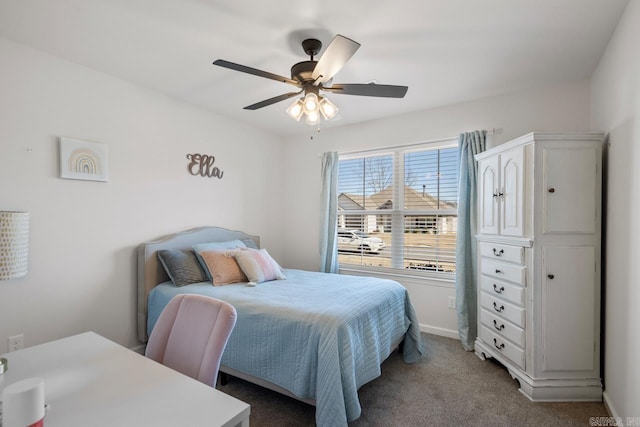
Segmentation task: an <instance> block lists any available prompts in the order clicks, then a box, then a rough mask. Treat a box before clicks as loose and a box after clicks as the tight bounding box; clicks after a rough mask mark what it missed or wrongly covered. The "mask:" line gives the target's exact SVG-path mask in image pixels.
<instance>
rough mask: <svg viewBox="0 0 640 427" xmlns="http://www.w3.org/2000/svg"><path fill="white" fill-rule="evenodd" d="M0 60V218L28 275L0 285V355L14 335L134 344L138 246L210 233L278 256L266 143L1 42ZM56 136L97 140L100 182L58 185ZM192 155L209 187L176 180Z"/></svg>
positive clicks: (274, 170) (271, 152)
mask: <svg viewBox="0 0 640 427" xmlns="http://www.w3.org/2000/svg"><path fill="white" fill-rule="evenodd" d="M0 64H2V71H1V72H0V94H1V95H0V183H1V184H0V210H24V211H28V212H29V213H30V214H31V245H30V260H29V265H30V269H29V273H28V275H27V276H26V277H24V278H20V279H14V280H9V281H2V282H0V353H4V352H5V351H6V350H7V337H8V336H11V335H14V334H20V333H22V334H24V343H25V346H30V345H34V344H38V343H41V342H44V341H48V340H51V339H55V338H59V337H62V336H66V335H70V334H73V333H77V332H81V331H86V330H94V331H96V332H98V333H100V334H102V335H104V336H106V337H108V338H110V339H113V340H115V341H117V342H119V343H121V344H123V345H127V346H133V345H136V344H137V341H136V339H135V330H136V329H135V313H136V305H135V304H136V288H135V265H136V263H135V257H134V252H135V247H136V245H138V244H139V243H140V242H143V241H147V240H152V239H155V238H157V237H160V236H162V235H164V234H168V233H171V232H175V231H179V230H183V229H187V228H191V227H196V226H202V225H218V226H224V227H228V228H231V229H242V230H244V231H247V232H249V233H252V234H258V235H260V236H262V243H263V245H264V246H265V247H267V248H269V250H270V251H271V253H272V254H273V255H274V257H275V258H277V259H278V258H281V256H282V245H281V242H280V240H279V237H280V235H281V233H280V231H281V230H280V229H279V226H278V224H279V211H276V209H277V207H279V205H280V203H281V197H282V196H281V194H282V193H281V192H278V191H275V192H272V191H270V190H272V189H277V188H278V187H279V185H280V183H281V182H282V179H283V177H282V173H281V169H282V168H281V164H282V163H281V162H282V160H281V157H282V141H281V140H280V139H278V138H275V137H273V136H270V135H269V134H265V133H264V132H261V131H258V130H255V129H251V128H249V127H247V126H246V125H241V124H239V123H235V122H232V121H230V120H228V119H226V118H222V117H219V116H215V115H212V114H210V113H207V112H205V111H203V110H200V109H198V108H195V107H192V106H189V105H187V104H184V103H181V102H178V101H176V100H174V99H171V98H168V97H166V96H163V95H160V94H158V93H155V92H152V91H149V90H146V89H144V88H141V87H139V86H134V85H131V84H129V83H126V82H123V81H121V80H118V79H115V78H113V77H110V76H108V75H105V74H102V73H99V72H96V71H93V70H91V69H87V68H84V67H81V66H78V65H76V64H72V63H69V62H66V61H63V60H60V59H56V58H55V57H52V56H49V55H47V54H43V53H41V52H38V51H35V50H32V49H30V48H26V47H24V46H21V45H18V44H15V43H12V42H9V41H6V40H3V39H0ZM59 136H69V137H76V138H81V139H87V140H93V141H98V142H102V143H106V144H108V149H109V161H110V165H109V175H110V179H109V182H107V183H103V182H89V181H73V180H63V179H59V178H58V177H57V175H58V148H57V147H58V137H59ZM28 147H31V150H32V151H28ZM196 152H198V153H205V154H212V155H215V156H216V159H217V161H216V165H217V166H219V167H220V168H221V169H222V170H223V171H224V176H223V178H222V180H218V179H209V178H202V177H194V176H191V175H189V174H188V173H187V159H186V158H185V155H186V154H187V153H196Z"/></svg>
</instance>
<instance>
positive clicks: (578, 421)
mask: <svg viewBox="0 0 640 427" xmlns="http://www.w3.org/2000/svg"><path fill="white" fill-rule="evenodd" d="M422 338H423V339H424V341H425V344H426V348H427V352H426V354H425V356H424V357H423V359H422V360H421V361H420V362H419V363H416V364H413V365H409V364H406V363H404V362H403V361H402V357H401V355H399V354H398V353H397V352H394V353H393V354H391V356H389V358H388V359H387V360H386V361H385V362H384V363H383V364H382V375H381V376H380V377H379V378H377V379H375V380H373V381H372V382H370V383H368V384H365V385H364V386H363V387H362V388H361V389H360V391H359V397H360V405H361V406H362V415H361V416H360V418H358V419H357V420H355V421H353V422H352V423H350V424H349V425H350V426H403V427H405V426H430V425H449V426H509V427H511V426H541V425H548V426H569V425H576V426H588V425H589V417H597V416H607V415H608V414H607V411H606V410H605V408H604V405H603V404H602V403H600V402H589V403H533V402H531V401H529V400H528V399H527V398H526V397H525V396H524V395H522V393H520V392H519V391H518V385H517V383H516V382H515V381H514V380H512V379H511V376H509V373H508V372H507V370H506V369H505V368H503V367H502V366H501V365H499V364H498V363H496V362H493V361H492V360H487V361H484V362H483V361H481V360H480V359H479V358H478V357H477V356H476V355H475V354H473V353H468V352H465V351H464V350H463V349H462V346H461V345H460V342H459V341H457V340H453V339H450V338H444V337H439V336H435V335H429V334H422ZM218 388H219V389H220V390H221V391H223V392H225V393H228V394H230V395H232V396H235V397H237V398H238V399H240V400H243V401H245V402H247V403H249V404H250V405H251V420H250V423H251V426H253V427H260V426H278V427H282V426H313V425H314V424H315V423H314V419H315V418H314V417H315V408H314V407H313V406H309V405H306V404H304V403H301V402H299V401H297V400H295V399H291V398H288V397H285V396H283V395H280V394H278V393H275V392H272V391H270V390H267V389H264V388H261V387H259V386H256V385H253V384H251V383H248V382H245V381H242V380H240V379H237V378H230V379H229V382H228V383H227V384H226V385H224V386H221V385H218Z"/></svg>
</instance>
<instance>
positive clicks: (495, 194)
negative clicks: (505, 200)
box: [493, 191, 498, 199]
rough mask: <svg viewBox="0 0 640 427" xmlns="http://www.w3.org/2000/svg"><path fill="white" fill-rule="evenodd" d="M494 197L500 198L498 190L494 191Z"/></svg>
mask: <svg viewBox="0 0 640 427" xmlns="http://www.w3.org/2000/svg"><path fill="white" fill-rule="evenodd" d="M493 198H494V199H497V198H498V192H497V191H494V192H493Z"/></svg>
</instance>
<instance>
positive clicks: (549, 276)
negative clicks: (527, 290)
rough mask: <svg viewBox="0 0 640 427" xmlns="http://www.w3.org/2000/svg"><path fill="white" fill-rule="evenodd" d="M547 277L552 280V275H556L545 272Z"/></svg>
mask: <svg viewBox="0 0 640 427" xmlns="http://www.w3.org/2000/svg"><path fill="white" fill-rule="evenodd" d="M547 277H548V278H549V279H552V280H553V278H554V277H556V276H554V275H553V274H547Z"/></svg>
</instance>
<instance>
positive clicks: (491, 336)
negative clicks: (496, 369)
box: [480, 325, 525, 369]
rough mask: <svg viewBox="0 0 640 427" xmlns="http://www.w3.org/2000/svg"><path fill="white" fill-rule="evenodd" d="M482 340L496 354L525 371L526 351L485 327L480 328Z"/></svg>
mask: <svg viewBox="0 0 640 427" xmlns="http://www.w3.org/2000/svg"><path fill="white" fill-rule="evenodd" d="M480 339H482V341H484V342H485V343H487V345H489V346H490V347H491V348H492V349H493V350H494V351H495V352H496V353H500V354H502V355H504V356H505V357H506V358H507V359H509V360H511V361H512V362H513V363H515V364H516V365H518V366H519V367H520V368H521V369H524V363H525V353H524V350H522V349H521V348H518V347H517V346H516V345H514V344H512V343H510V342H509V341H507V340H505V339H504V338H503V337H501V336H500V335H498V334H495V333H493V332H492V331H491V330H490V329H489V328H487V327H486V326H484V325H482V326H480Z"/></svg>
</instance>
